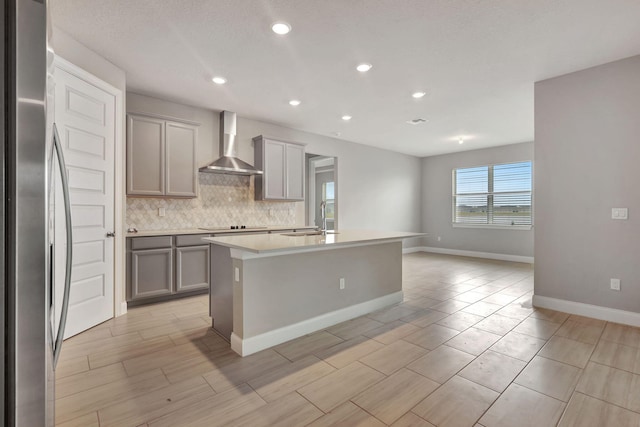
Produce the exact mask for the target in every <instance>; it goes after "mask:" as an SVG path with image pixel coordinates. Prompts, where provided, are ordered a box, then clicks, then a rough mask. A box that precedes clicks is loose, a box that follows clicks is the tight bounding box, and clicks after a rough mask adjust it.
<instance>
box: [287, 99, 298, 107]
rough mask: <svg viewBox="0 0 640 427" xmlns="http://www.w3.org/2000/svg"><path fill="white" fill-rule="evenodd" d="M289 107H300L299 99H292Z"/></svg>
mask: <svg viewBox="0 0 640 427" xmlns="http://www.w3.org/2000/svg"><path fill="white" fill-rule="evenodd" d="M289 105H292V106H294V107H297V106H298V105H300V101H299V100H297V99H292V100H291V101H289Z"/></svg>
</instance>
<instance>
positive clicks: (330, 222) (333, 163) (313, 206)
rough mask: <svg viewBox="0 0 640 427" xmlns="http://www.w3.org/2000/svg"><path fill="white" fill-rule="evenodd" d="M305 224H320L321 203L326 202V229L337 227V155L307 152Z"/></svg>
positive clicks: (335, 228) (317, 225)
mask: <svg viewBox="0 0 640 427" xmlns="http://www.w3.org/2000/svg"><path fill="white" fill-rule="evenodd" d="M306 160H307V180H306V181H307V188H306V190H307V195H308V197H307V203H306V209H305V212H306V216H307V225H315V226H316V227H321V226H322V216H321V203H322V202H325V203H326V220H327V230H337V229H338V176H337V169H338V168H337V164H338V159H337V157H330V156H320V155H316V154H307V155H306Z"/></svg>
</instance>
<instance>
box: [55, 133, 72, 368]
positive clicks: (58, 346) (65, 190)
mask: <svg viewBox="0 0 640 427" xmlns="http://www.w3.org/2000/svg"><path fill="white" fill-rule="evenodd" d="M53 146H54V149H55V151H56V155H57V156H56V157H58V166H59V169H60V178H61V180H62V195H63V198H64V212H65V223H66V231H67V259H66V265H65V272H64V293H63V297H62V311H61V313H60V325H59V326H58V333H57V335H56V340H55V343H54V344H53V367H54V369H55V367H56V365H57V364H58V358H59V357H60V351H61V350H62V340H63V339H64V329H65V326H66V325H67V314H68V312H69V294H70V291H71V262H72V260H73V233H72V229H71V201H70V197H69V182H68V180H67V165H66V164H65V162H64V154H63V152H62V145H61V143H60V136H59V135H58V129H57V127H56V125H55V124H54V125H53Z"/></svg>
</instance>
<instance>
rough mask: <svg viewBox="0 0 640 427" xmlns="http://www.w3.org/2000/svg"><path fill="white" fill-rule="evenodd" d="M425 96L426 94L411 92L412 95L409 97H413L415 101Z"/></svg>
mask: <svg viewBox="0 0 640 427" xmlns="http://www.w3.org/2000/svg"><path fill="white" fill-rule="evenodd" d="M426 94H427V92H413V94H412V95H411V96H413V97H414V98H416V99H419V98H422V97H423V96H425V95H426Z"/></svg>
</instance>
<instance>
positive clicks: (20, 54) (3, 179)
mask: <svg viewBox="0 0 640 427" xmlns="http://www.w3.org/2000/svg"><path fill="white" fill-rule="evenodd" d="M0 15H1V16H0V22H2V24H1V25H2V28H1V29H0V30H1V31H0V38H2V43H0V54H1V57H2V59H1V61H2V79H0V88H1V90H2V95H3V102H2V104H1V105H0V108H1V109H2V114H1V115H0V117H1V119H0V120H1V123H0V140H1V143H2V150H0V167H1V169H2V173H1V174H0V193H2V194H1V196H2V197H0V200H1V203H2V209H1V210H0V224H1V226H0V241H1V243H2V244H1V246H0V251H1V252H2V253H1V254H0V280H1V282H0V310H1V313H0V335H1V337H0V338H1V340H0V347H2V348H0V350H1V351H0V357H1V359H0V361H1V362H2V369H0V380H1V382H2V385H3V387H2V391H1V392H0V393H1V394H2V399H0V405H1V406H0V417H1V418H0V420H1V421H0V423H2V425H5V426H29V427H31V426H53V425H54V383H55V381H54V380H55V375H54V367H55V364H56V360H57V357H58V356H59V354H60V348H61V344H62V334H63V332H64V322H65V317H66V314H65V311H64V309H62V310H61V312H60V313H56V312H55V310H54V308H53V307H54V304H53V302H54V300H55V295H54V288H55V287H54V277H55V275H56V274H55V272H54V271H53V268H54V265H56V262H54V261H53V259H52V258H53V257H54V254H55V253H56V250H55V249H54V248H55V245H63V247H64V248H66V251H64V252H65V255H66V261H65V262H64V263H63V265H64V268H65V272H64V277H65V279H64V281H65V291H64V295H63V297H64V299H65V300H67V301H68V293H69V286H68V285H69V279H70V272H71V256H70V255H71V253H70V252H71V249H72V245H71V244H69V245H67V243H66V242H71V241H72V240H71V237H70V230H71V227H70V212H69V210H68V207H69V206H68V192H67V191H66V182H65V177H66V175H65V174H66V168H65V167H64V160H63V158H62V157H59V156H58V155H61V147H60V146H59V145H57V144H55V143H54V142H53V141H54V140H55V138H54V135H55V134H56V132H55V127H54V126H53V124H52V123H51V121H50V120H49V121H47V106H48V105H50V104H51V102H50V99H49V101H47V98H48V97H47V93H48V91H47V88H48V86H49V87H50V86H51V85H50V84H49V85H47V75H48V73H47V71H48V69H49V66H50V64H51V59H52V53H49V54H48V52H47V25H48V22H47V8H46V1H45V0H5V1H3V7H2V10H0ZM48 64H49V65H48ZM49 92H50V91H49ZM51 116H52V115H51V114H49V117H51ZM61 171H62V173H61ZM60 205H62V207H60ZM59 215H62V217H63V218H64V221H62V223H63V224H64V225H65V226H64V228H65V230H64V233H63V234H64V236H66V238H65V239H60V238H58V239H57V241H55V242H54V237H55V236H59V235H60V234H61V233H60V230H57V231H56V230H55V229H54V227H56V225H55V224H57V223H60V217H59ZM56 216H58V220H56ZM60 240H62V241H60ZM58 252H59V251H58Z"/></svg>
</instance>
